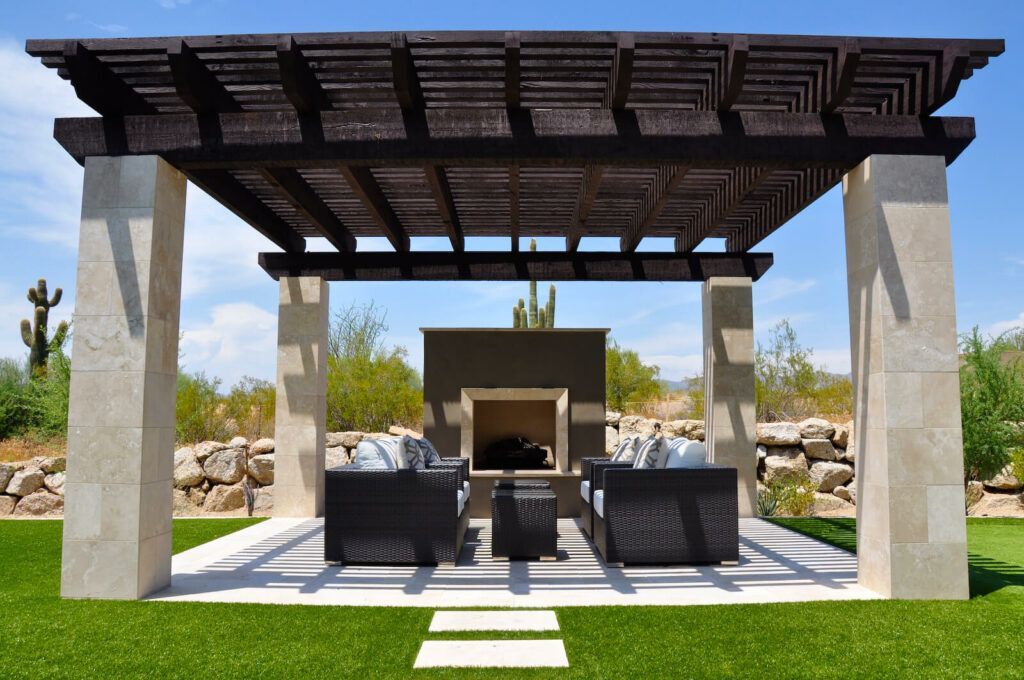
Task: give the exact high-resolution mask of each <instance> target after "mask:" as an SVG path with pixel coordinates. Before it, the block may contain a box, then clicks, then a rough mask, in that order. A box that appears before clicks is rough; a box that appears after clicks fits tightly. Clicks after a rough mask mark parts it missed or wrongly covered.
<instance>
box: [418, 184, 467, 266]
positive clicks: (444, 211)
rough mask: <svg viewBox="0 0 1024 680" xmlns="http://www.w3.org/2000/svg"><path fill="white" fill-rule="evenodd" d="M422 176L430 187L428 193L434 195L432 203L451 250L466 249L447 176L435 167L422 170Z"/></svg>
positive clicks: (459, 250)
mask: <svg viewBox="0 0 1024 680" xmlns="http://www.w3.org/2000/svg"><path fill="white" fill-rule="evenodd" d="M423 174H424V175H425V176H426V178H427V184H429V185H430V191H431V193H433V194H434V201H435V202H436V203H437V211H438V212H439V213H440V214H441V221H442V222H443V223H444V228H445V231H446V232H448V240H450V241H451V242H452V250H454V251H455V252H461V251H462V250H465V247H466V237H465V235H464V234H463V233H462V224H460V222H459V213H458V211H457V210H456V209H455V200H454V199H453V198H452V189H451V187H450V186H449V185H448V175H447V174H446V173H445V170H444V168H442V167H440V166H437V165H428V166H427V167H425V168H424V169H423Z"/></svg>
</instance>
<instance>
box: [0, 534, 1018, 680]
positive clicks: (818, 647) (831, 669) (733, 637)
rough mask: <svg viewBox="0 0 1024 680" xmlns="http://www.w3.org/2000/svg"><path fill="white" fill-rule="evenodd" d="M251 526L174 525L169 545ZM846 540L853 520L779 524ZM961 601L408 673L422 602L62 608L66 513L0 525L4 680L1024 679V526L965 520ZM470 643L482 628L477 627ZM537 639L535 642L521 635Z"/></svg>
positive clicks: (690, 614) (601, 633)
mask: <svg viewBox="0 0 1024 680" xmlns="http://www.w3.org/2000/svg"><path fill="white" fill-rule="evenodd" d="M250 521H251V520H176V521H175V522H174V530H175V541H174V549H175V550H176V551H180V550H184V549H186V548H188V547H191V546H193V545H197V544H199V543H202V542H204V541H207V540H210V539H212V538H214V537H216V536H218V535H221V534H224V533H227V532H230V531H234V530H236V529H239V528H241V527H242V526H246V525H247V524H248V522H250ZM785 523H786V524H787V525H788V526H793V527H794V528H797V529H799V530H801V531H804V532H806V533H810V534H813V535H822V536H823V537H824V538H827V539H828V540H830V541H832V542H834V543H836V544H840V545H842V544H843V541H846V545H848V546H850V547H852V543H850V537H851V536H852V531H853V525H852V521H849V520H842V521H832V520H828V521H824V520H786V521H785ZM968 530H969V537H970V548H971V554H972V557H971V564H972V567H971V569H972V572H971V579H972V580H971V583H972V589H973V592H975V593H976V597H975V598H974V599H973V600H971V601H970V602H848V603H840V602H822V603H809V604H775V605H741V606H728V607H602V608H567V609H560V610H558V617H559V621H560V623H561V627H562V631H561V632H560V633H556V634H552V635H547V637H562V638H563V639H565V642H566V648H567V651H568V654H569V661H570V663H571V665H572V667H571V668H570V669H569V670H568V671H565V672H551V671H546V672H526V673H515V672H508V671H494V672H492V673H487V672H480V671H478V670H474V671H465V672H454V671H453V672H442V673H437V672H429V671H418V672H413V671H412V670H411V667H412V661H413V659H414V658H415V656H416V652H417V650H418V649H419V645H420V642H421V641H422V640H424V639H427V638H430V639H440V638H443V637H452V638H459V639H465V638H467V637H469V636H467V635H465V634H458V635H447V636H442V635H432V634H428V633H427V627H428V625H429V623H430V617H431V615H432V612H431V610H428V609H384V608H334V607H298V606H274V605H234V604H202V603H160V602H85V601H62V600H60V599H59V598H58V597H57V592H58V582H59V558H60V531H61V523H60V522H59V521H2V522H0V612H2V614H0V664H2V666H0V667H2V669H3V670H2V671H0V675H3V677H5V678H8V677H99V676H106V677H113V676H122V677H123V676H147V677H182V678H190V679H195V678H206V677H239V678H263V677H302V676H305V677H314V678H319V677H323V678H378V677H379V678H405V677H413V678H420V677H422V678H435V677H458V678H471V677H472V678H478V677H484V678H490V677H493V678H519V677H575V678H604V677H608V678H623V677H625V678H637V680H639V679H640V678H650V677H741V676H746V677H811V676H822V675H828V676H842V677H879V676H887V677H979V678H980V677H984V678H1000V677H1007V678H1008V677H1021V675H1022V673H1024V634H1022V633H1021V630H1022V627H1024V521H1014V520H971V521H970V523H969V528H968ZM475 637H481V638H485V637H491V636H490V635H486V634H481V635H476V636H475ZM518 637H535V635H529V636H518Z"/></svg>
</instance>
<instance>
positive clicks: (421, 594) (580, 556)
mask: <svg viewBox="0 0 1024 680" xmlns="http://www.w3.org/2000/svg"><path fill="white" fill-rule="evenodd" d="M558 529H559V537H558V548H559V559H558V560H557V561H554V562H536V561H512V562H492V561H491V555H490V522H489V521H488V520H473V522H472V524H471V526H470V530H469V532H468V534H467V537H466V545H465V548H464V549H463V552H462V556H461V557H460V559H459V562H458V565H457V566H456V567H455V568H440V569H439V568H434V567H416V566H383V565H365V566H345V567H329V566H326V565H324V563H323V520H321V519H284V518H275V519H270V520H267V521H266V522H262V523H260V524H257V525H255V526H252V527H249V528H246V529H243V530H242V531H239V532H237V533H234V534H230V535H228V536H225V537H223V538H219V539H217V540H215V541H212V542H210V543H207V544H205V545H202V546H199V547H197V548H194V549H192V550H189V551H186V552H184V553H181V554H179V555H176V556H175V557H174V560H173V567H172V569H173V572H172V574H173V576H172V584H171V587H170V588H167V589H165V590H162V591H160V592H158V593H155V594H154V595H152V596H151V597H150V598H149V599H152V600H172V601H173V600H178V601H202V602H260V603H271V604H308V605H368V606H413V607H434V608H446V607H565V606H585V605H697V604H739V603H758V602H799V601H810V600H859V599H874V598H877V597H878V595H876V594H875V593H873V592H871V591H869V590H867V589H866V588H863V587H861V586H858V585H857V558H856V557H855V556H854V555H851V554H850V553H847V552H845V551H843V550H840V549H838V548H834V547H832V546H829V545H826V544H824V543H821V542H819V541H816V540H814V539H811V538H807V537H805V536H802V535H799V534H796V533H793V532H791V531H789V530H787V529H783V528H781V527H778V526H776V525H773V524H770V523H768V522H765V521H763V520H757V519H741V520H740V563H739V564H738V565H734V566H699V567H693V566H676V567H626V568H621V569H620V568H612V567H607V566H605V565H604V564H603V563H602V562H601V561H600V558H599V557H598V556H597V554H596V552H595V550H594V548H593V546H592V544H591V543H590V542H589V541H588V540H587V539H586V537H585V536H584V535H583V534H582V532H581V531H580V530H579V528H578V527H577V525H576V523H575V522H574V521H573V520H568V519H564V520H559V524H558Z"/></svg>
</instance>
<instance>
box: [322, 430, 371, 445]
mask: <svg viewBox="0 0 1024 680" xmlns="http://www.w3.org/2000/svg"><path fill="white" fill-rule="evenodd" d="M325 439H326V442H327V443H326V445H327V448H329V449H333V448H337V447H339V446H344V447H345V448H346V449H354V448H356V446H357V445H358V444H359V442H361V441H362V440H363V433H362V432H328V433H327V436H326V438H325Z"/></svg>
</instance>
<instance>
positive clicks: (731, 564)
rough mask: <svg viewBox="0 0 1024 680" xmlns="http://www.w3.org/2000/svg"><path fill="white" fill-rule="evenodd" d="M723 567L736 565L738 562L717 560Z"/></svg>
mask: <svg viewBox="0 0 1024 680" xmlns="http://www.w3.org/2000/svg"><path fill="white" fill-rule="evenodd" d="M719 564H721V565H722V566H723V567H737V566H739V564H740V561H739V560H722V561H721V562H719Z"/></svg>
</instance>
